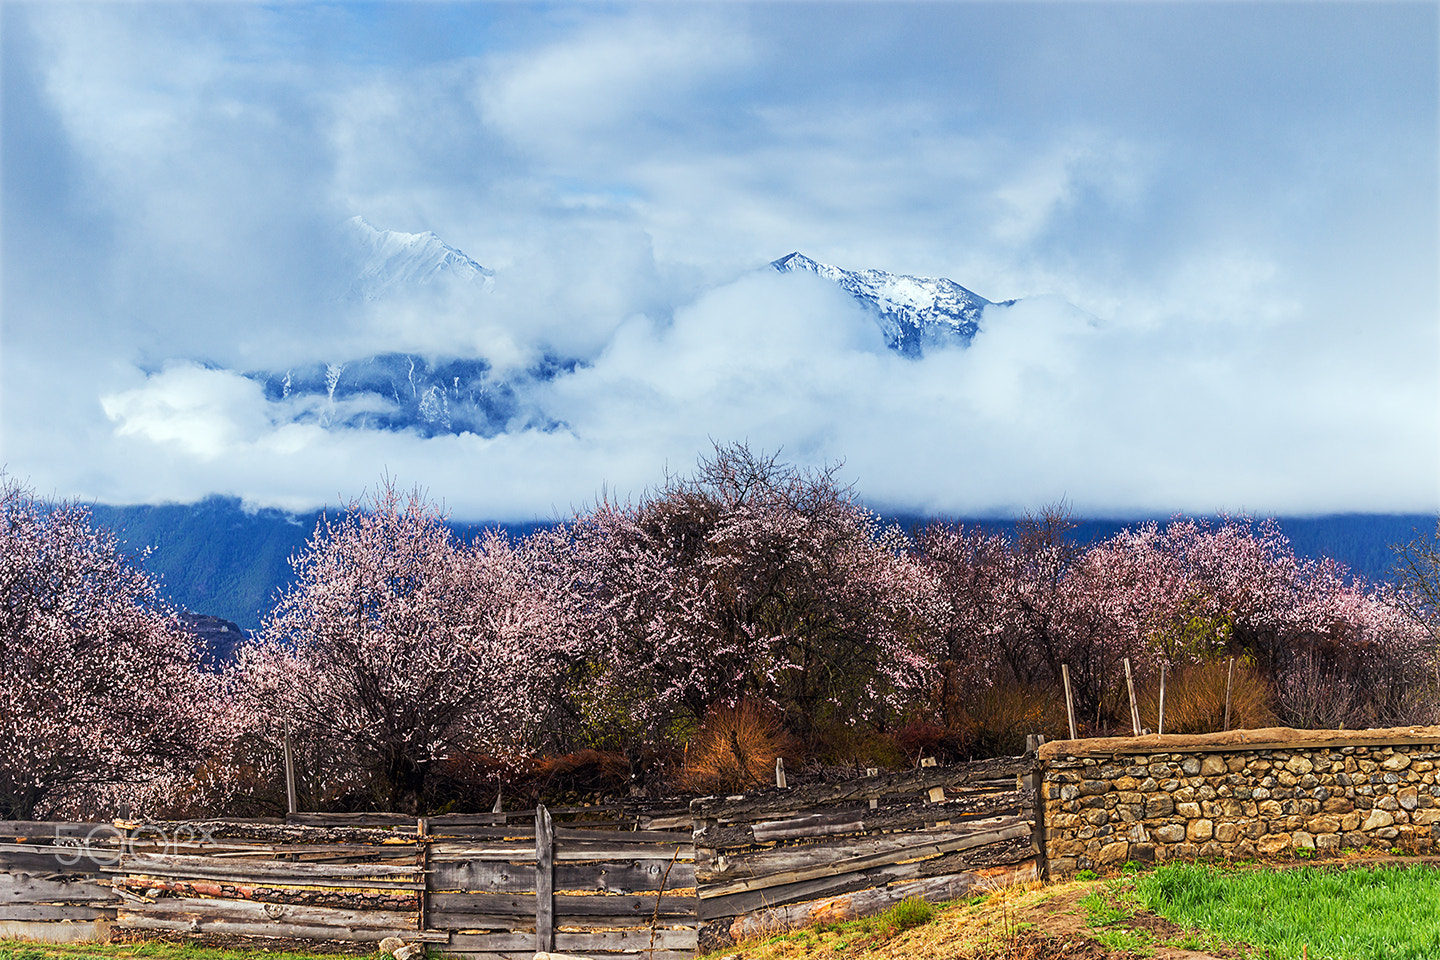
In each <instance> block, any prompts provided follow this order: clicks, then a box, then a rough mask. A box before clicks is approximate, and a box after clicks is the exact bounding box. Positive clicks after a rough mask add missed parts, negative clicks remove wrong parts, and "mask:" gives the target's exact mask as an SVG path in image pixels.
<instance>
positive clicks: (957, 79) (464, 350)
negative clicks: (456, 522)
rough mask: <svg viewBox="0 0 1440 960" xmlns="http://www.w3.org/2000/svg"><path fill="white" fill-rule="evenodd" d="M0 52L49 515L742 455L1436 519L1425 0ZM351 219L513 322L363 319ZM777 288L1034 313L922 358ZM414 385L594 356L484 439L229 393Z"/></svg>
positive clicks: (1438, 406)
mask: <svg viewBox="0 0 1440 960" xmlns="http://www.w3.org/2000/svg"><path fill="white" fill-rule="evenodd" d="M0 43H3V48H0V54H3V64H0V69H3V76H0V83H3V87H0V90H3V93H0V184H3V187H0V189H3V193H0V203H3V206H0V218H3V219H0V258H3V260H0V265H3V270H0V377H3V379H0V463H3V465H4V469H5V470H6V471H7V472H8V473H9V474H10V475H11V476H12V477H15V478H17V479H19V480H21V481H22V482H24V483H26V484H28V485H29V486H31V487H32V488H34V489H35V490H36V491H37V492H39V493H41V494H42V495H45V496H53V497H57V498H75V499H80V500H85V501H94V502H101V503H114V504H129V503H157V502H171V501H178V502H190V501H194V500H197V499H200V498H203V497H206V496H209V495H213V494H220V495H225V496H234V497H240V498H242V499H243V500H244V502H245V503H247V504H249V505H253V506H256V507H259V506H278V507H282V508H285V509H292V510H303V509H311V508H314V507H318V506H321V505H325V504H332V503H336V502H343V501H346V500H349V499H351V498H354V497H356V496H358V495H360V494H361V493H362V492H363V491H364V490H366V489H368V488H373V487H374V486H375V485H376V483H377V482H379V481H380V480H381V478H382V477H389V478H391V479H392V480H394V481H396V482H398V483H400V484H401V485H403V486H410V485H416V486H420V487H422V488H423V489H425V490H426V491H427V492H428V493H429V495H430V496H431V497H432V498H433V499H436V500H438V501H441V502H443V503H444V505H445V506H446V507H447V508H448V509H449V510H450V512H451V514H452V515H453V516H454V517H455V518H456V519H462V520H520V521H523V520H529V519H547V518H554V517H558V516H564V515H568V514H569V513H570V512H571V511H573V510H579V509H584V508H585V507H586V506H587V505H589V504H593V503H594V502H595V501H596V499H597V498H598V497H600V496H612V497H619V498H625V497H633V496H636V495H639V494H640V493H641V492H642V491H643V490H644V489H646V488H647V487H653V486H654V485H656V484H658V483H659V482H661V481H662V480H663V478H664V477H665V476H666V475H667V473H668V474H675V473H685V472H687V471H688V470H689V469H690V468H691V466H692V465H693V464H694V463H695V461H696V458H697V457H698V456H700V455H703V454H704V453H706V452H707V451H709V450H710V449H711V448H712V445H713V444H728V443H732V442H746V443H749V444H750V445H751V446H752V447H753V448H757V449H760V450H764V451H776V450H779V451H781V454H782V457H783V458H784V459H786V460H789V461H791V462H795V463H799V464H807V465H821V464H833V463H841V464H843V466H842V467H841V472H840V476H841V477H842V478H843V479H844V480H845V481H846V482H851V483H853V484H854V485H855V489H856V491H857V492H858V493H859V495H860V496H861V498H862V499H863V500H865V501H866V502H867V503H869V504H870V505H872V506H873V507H875V508H876V509H879V510H882V511H886V512H904V513H909V514H915V513H923V514H944V515H959V516H981V515H1004V514H1010V513H1017V512H1025V511H1032V510H1037V509H1040V508H1041V507H1043V506H1045V505H1047V504H1052V503H1055V502H1057V501H1059V500H1062V499H1064V500H1065V501H1067V502H1068V503H1069V504H1070V505H1071V506H1072V508H1073V509H1075V510H1076V512H1078V513H1082V514H1086V515H1090V516H1110V517H1133V516H1141V515H1161V516H1163V515H1169V514H1171V513H1174V512H1180V511H1183V512H1190V513H1216V512H1222V511H1224V512H1231V513H1239V512H1249V513H1261V514H1264V513H1278V514H1286V515H1296V514H1316V513H1337V512H1433V511H1436V510H1437V509H1440V242H1437V235H1440V200H1437V197H1440V159H1437V156H1440V130H1437V117H1440V108H1437V89H1440V59H1437V51H1440V7H1437V5H1435V4H1431V3H1398V4H1390V3H1383V2H1376V3H1340V4H1325V3H1304V4H1299V3H1275V4H1268V3H1244V2H1237V3H1198V4H1189V3H1181V2H1173V3H1147V2H1127V3H1121V4H1108V3H1101V2H1092V3H1083V4H1045V3H1024V2H1007V3H999V4H988V3H940V2H934V3H923V4H915V5H910V4H905V3H882V4H870V3H862V2H850V3H842V4H828V3H818V2H811V3H798V2H797V3H768V4H747V3H738V2H732V3H723V4H717V5H706V4H701V3H686V4H667V3H640V4H633V5H631V4H601V3H592V4H526V3H494V4H471V3H461V2H455V3H401V2H396V3H366V4H358V5H347V4H318V3H301V4H273V5H266V4H242V3H235V4H228V3H201V4H193V5H192V4H187V3H182V2H164V3H158V2H157V3H139V4H121V3H100V4H69V3H64V2H46V3H39V2H34V3H26V2H15V0H8V2H4V3H0ZM354 216H363V217H364V218H365V219H366V220H367V221H368V222H369V223H371V224H373V225H374V226H376V227H377V228H378V229H382V230H394V231H401V232H408V233H424V232H427V231H429V232H433V233H434V234H436V235H437V236H438V237H440V238H441V239H442V240H443V241H444V242H445V243H447V244H449V245H451V246H453V247H455V248H457V249H459V250H462V251H464V253H465V254H466V255H467V256H469V257H471V258H472V259H474V260H476V261H478V262H479V263H481V264H483V265H484V266H485V267H487V268H489V269H491V270H493V271H494V283H493V289H491V290H488V291H479V290H476V289H469V288H466V289H460V288H453V289H451V288H446V289H444V290H441V291H439V292H437V291H427V292H425V293H424V295H420V294H418V293H417V294H415V295H413V296H406V297H399V298H391V299H389V300H386V301H383V302H373V303H372V302H352V301H346V300H343V299H337V298H336V296H335V295H334V290H335V282H336V277H337V275H338V274H339V273H343V270H344V269H345V267H344V264H345V263H346V262H347V261H345V259H344V258H345V255H346V254H345V246H344V230H343V229H342V228H343V226H344V224H345V221H346V220H347V219H348V218H351V217H354ZM792 251H800V252H803V253H804V254H806V255H807V256H809V257H811V258H813V259H815V260H818V261H822V262H825V263H830V264H834V265H837V266H840V267H844V268H847V269H852V270H859V269H865V268H874V269H879V270H886V271H891V272H895V273H901V274H909V275H915V276H922V277H946V278H949V279H952V280H954V281H956V282H957V283H960V284H962V285H964V286H965V287H967V288H968V289H970V290H973V291H975V292H976V293H978V294H980V295H981V296H983V297H986V298H989V299H990V300H994V301H1000V300H1007V299H1012V298H1018V299H1019V302H1018V303H1017V304H1016V305H1015V306H1013V307H1009V308H1005V309H1000V308H995V309H992V310H991V311H988V312H987V314H986V317H985V321H984V323H983V324H982V329H981V331H980V332H979V333H978V334H977V335H976V337H975V338H974V340H973V341H972V342H971V343H970V344H969V346H968V347H955V348H950V349H937V350H933V351H930V352H928V353H926V355H925V356H924V357H923V358H921V359H918V360H915V359H909V358H905V357H902V356H899V355H898V354H895V353H894V352H892V351H888V350H886V349H885V347H884V345H883V343H882V342H881V341H880V340H879V339H878V334H877V332H876V329H875V327H874V324H873V323H872V322H871V321H870V320H869V318H868V317H867V316H866V315H865V314H864V313H863V312H862V311H861V310H860V308H859V307H858V305H856V304H855V303H854V302H853V301H851V300H849V299H848V298H847V297H846V296H845V295H844V294H842V293H840V292H838V291H837V289H836V288H834V287H833V286H831V285H828V284H827V283H826V282H824V281H822V280H819V279H817V278H813V277H800V276H781V275H779V274H777V273H775V272H774V271H772V270H769V268H768V267H767V264H768V262H769V261H771V260H774V259H776V258H779V257H782V256H784V255H786V254H788V253H790V252H792ZM391 352H408V353H412V354H414V355H417V356H422V357H427V358H432V359H444V358H464V359H479V360H483V361H485V362H486V363H488V364H490V365H491V366H492V369H493V370H494V371H496V374H497V376H501V375H504V374H505V372H506V371H523V370H525V369H527V368H529V367H531V366H533V365H534V364H535V363H537V362H538V361H540V360H541V359H542V358H545V357H561V358H567V359H569V360H572V361H574V364H573V369H569V370H568V372H562V373H561V374H560V375H559V376H556V377H555V378H554V379H552V380H549V381H545V382H535V383H532V384H531V385H530V386H528V387H526V390H527V391H528V392H527V396H526V401H527V403H529V404H531V405H532V406H533V407H534V408H535V409H540V410H543V411H544V412H545V414H546V417H547V418H548V420H547V424H548V425H547V426H537V425H534V424H530V423H519V422H516V423H515V424H514V425H513V426H512V428H510V429H507V430H506V431H504V432H502V433H499V434H497V435H495V436H491V437H480V436H476V435H473V434H465V433H462V434H458V435H441V436H434V437H424V436H421V435H420V434H418V433H415V432H407V431H399V432H397V431H387V430H379V429H367V428H355V427H337V426H333V425H326V424H324V423H321V422H316V421H314V420H310V421H304V422H302V421H299V420H297V419H295V418H294V417H293V416H291V415H290V414H289V413H288V412H287V409H286V408H284V407H283V405H280V404H277V402H276V401H275V400H274V399H273V398H270V397H267V396H266V395H265V394H264V392H263V391H262V390H261V388H260V386H259V384H258V383H257V382H256V380H255V379H254V378H252V377H247V376H246V375H245V374H246V373H253V372H255V371H280V370H285V369H289V368H291V367H298V366H302V365H306V364H315V363H326V364H332V363H333V364H339V363H348V362H353V361H356V360H360V359H363V358H365V357H368V356H374V355H376V354H382V353H391ZM567 369H568V368H567Z"/></svg>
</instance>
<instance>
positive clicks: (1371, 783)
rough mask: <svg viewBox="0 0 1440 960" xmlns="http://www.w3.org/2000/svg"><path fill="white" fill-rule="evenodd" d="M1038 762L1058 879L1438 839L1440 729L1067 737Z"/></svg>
mask: <svg viewBox="0 0 1440 960" xmlns="http://www.w3.org/2000/svg"><path fill="white" fill-rule="evenodd" d="M1039 760H1040V763H1041V774H1042V780H1041V789H1042V791H1043V794H1042V796H1043V801H1044V843H1045V852H1046V857H1047V861H1048V866H1049V871H1050V874H1051V875H1052V876H1056V877H1063V876H1065V875H1067V874H1070V873H1074V872H1075V871H1076V870H1081V869H1086V868H1090V869H1097V868H1105V867H1108V866H1114V865H1117V864H1121V863H1124V862H1125V861H1127V860H1138V861H1144V860H1177V859H1193V858H1197V857H1223V858H1229V859H1236V860H1240V859H1249V858H1252V857H1257V856H1260V857H1273V856H1284V855H1287V854H1292V853H1294V852H1295V851H1302V850H1305V851H1314V852H1316V853H1320V854H1324V853H1334V852H1336V851H1339V850H1340V849H1341V848H1344V847H1364V846H1380V847H1384V848H1386V849H1388V848H1391V847H1400V848H1403V849H1411V850H1428V849H1431V848H1432V847H1434V846H1436V839H1437V838H1440V771H1437V765H1440V727H1406V728H1397V729H1389V730H1361V731H1353V732H1350V731H1335V730H1326V731H1316V730H1290V729H1287V728H1271V729H1265V730H1240V731H1231V732H1230V733H1226V734H1207V735H1199V736H1163V737H1157V736H1149V737H1134V738H1106V739H1096V740H1063V741H1058V742H1054V743H1047V744H1045V745H1044V746H1043V747H1041V748H1040V754H1039Z"/></svg>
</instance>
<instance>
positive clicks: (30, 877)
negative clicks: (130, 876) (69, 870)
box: [0, 873, 115, 905]
mask: <svg viewBox="0 0 1440 960" xmlns="http://www.w3.org/2000/svg"><path fill="white" fill-rule="evenodd" d="M114 899H115V893H114V891H113V890H111V889H110V888H109V887H108V886H106V885H103V884H101V883H97V882H96V881H95V880H93V879H91V878H90V877H89V876H76V875H71V876H66V875H63V874H51V873H43V874H42V873H0V905H3V904H7V903H90V902H96V901H98V902H104V901H108V900H114Z"/></svg>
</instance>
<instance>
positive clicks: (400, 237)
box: [340, 217, 495, 301]
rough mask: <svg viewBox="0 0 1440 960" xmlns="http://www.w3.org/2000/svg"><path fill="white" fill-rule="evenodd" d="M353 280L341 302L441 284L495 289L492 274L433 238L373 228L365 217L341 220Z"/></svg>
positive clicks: (431, 234)
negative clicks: (469, 285)
mask: <svg viewBox="0 0 1440 960" xmlns="http://www.w3.org/2000/svg"><path fill="white" fill-rule="evenodd" d="M345 238H346V242H347V244H348V246H349V253H350V255H351V258H352V261H353V263H352V268H353V271H354V274H353V276H352V277H351V278H350V279H349V283H348V285H347V286H346V288H345V291H344V292H343V293H342V294H341V296H340V299H342V300H367V301H370V300H379V299H382V298H384V297H386V296H389V295H391V294H394V293H397V292H401V291H405V290H413V289H415V288H417V287H423V286H428V285H430V284H434V283H436V282H439V281H444V280H453V281H456V282H459V283H466V284H468V283H479V284H480V285H481V286H482V287H483V288H484V289H485V290H490V289H492V288H493V287H494V285H495V273H494V271H493V270H487V269H486V268H485V267H482V266H480V264H478V263H476V262H475V261H474V260H471V259H470V258H469V257H467V256H465V254H463V253H461V252H460V251H459V250H457V249H455V248H454V247H452V246H450V245H449V244H447V243H445V242H444V241H443V240H441V239H440V238H439V237H437V236H435V234H433V233H430V232H428V231H427V232H425V233H401V232H399V231H397V230H377V229H376V228H375V227H373V226H371V225H370V223H369V222H368V221H366V220H365V218H364V217H351V218H350V219H349V220H347V221H345Z"/></svg>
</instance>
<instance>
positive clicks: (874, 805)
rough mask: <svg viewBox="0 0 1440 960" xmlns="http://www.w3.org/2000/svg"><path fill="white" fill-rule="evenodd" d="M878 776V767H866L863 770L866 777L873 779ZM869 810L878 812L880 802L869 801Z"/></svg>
mask: <svg viewBox="0 0 1440 960" xmlns="http://www.w3.org/2000/svg"><path fill="white" fill-rule="evenodd" d="M879 775H880V768H879V767H866V768H865V776H867V777H875V776H879ZM870 809H871V810H878V809H880V801H879V800H871V801H870Z"/></svg>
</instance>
